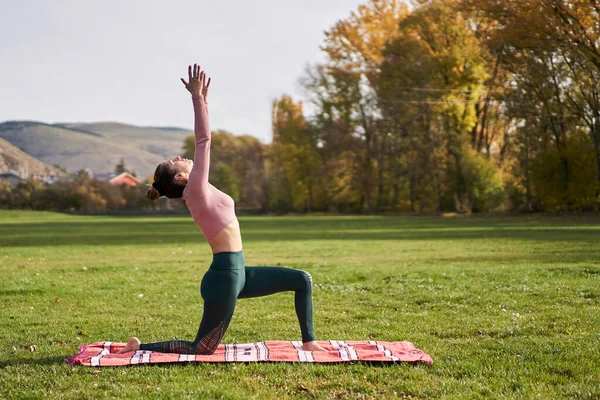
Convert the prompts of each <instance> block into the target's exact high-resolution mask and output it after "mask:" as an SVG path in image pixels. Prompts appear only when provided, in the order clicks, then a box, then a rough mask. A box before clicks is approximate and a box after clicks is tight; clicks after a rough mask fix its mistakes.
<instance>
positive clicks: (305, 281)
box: [299, 271, 312, 290]
mask: <svg viewBox="0 0 600 400" xmlns="http://www.w3.org/2000/svg"><path fill="white" fill-rule="evenodd" d="M299 272H300V273H299V281H300V285H301V287H302V289H308V290H311V289H312V276H311V275H310V274H309V273H308V272H306V271H299Z"/></svg>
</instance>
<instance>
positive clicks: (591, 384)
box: [0, 211, 600, 399]
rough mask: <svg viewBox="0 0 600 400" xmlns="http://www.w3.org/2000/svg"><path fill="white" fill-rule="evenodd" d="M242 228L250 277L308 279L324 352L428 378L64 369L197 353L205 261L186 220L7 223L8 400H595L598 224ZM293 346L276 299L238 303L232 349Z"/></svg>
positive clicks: (15, 217)
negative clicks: (117, 348) (378, 352)
mask: <svg viewBox="0 0 600 400" xmlns="http://www.w3.org/2000/svg"><path fill="white" fill-rule="evenodd" d="M240 223H241V226H242V232H243V236H244V248H245V252H246V260H247V263H248V265H287V266H290V267H294V268H301V269H304V270H306V271H308V272H310V273H311V274H312V276H313V280H314V283H315V288H314V303H315V328H316V332H317V336H318V337H319V339H322V340H324V339H338V340H369V338H374V339H375V340H382V341H396V340H408V341H410V342H413V343H414V344H415V345H416V346H417V347H418V348H420V349H422V350H424V351H425V352H427V353H428V354H430V355H431V357H432V358H433V360H434V364H433V365H431V366H429V365H424V364H419V365H409V364H395V365H368V364H362V363H359V364H347V365H307V364H247V365H246V364H225V365H214V364H205V365H202V364H193V365H167V366H142V367H128V368H104V369H101V370H100V372H99V373H93V371H94V369H93V368H87V367H71V366H68V365H65V364H64V359H65V358H66V357H68V356H69V355H72V354H74V353H76V352H77V348H78V347H79V346H80V345H81V344H84V343H91V342H95V341H103V340H110V341H126V340H127V339H129V338H130V337H131V336H132V335H136V336H138V337H139V338H140V339H141V340H142V341H154V340H166V339H171V338H173V337H174V336H176V337H178V338H185V339H193V337H194V336H195V334H196V330H197V328H198V323H199V319H200V316H201V311H202V300H201V297H200V294H199V284H200V280H201V278H202V275H203V273H204V272H205V271H206V269H207V268H208V265H209V263H210V259H211V253H210V248H209V247H208V245H207V244H206V243H205V241H204V239H203V236H202V234H201V233H200V231H199V230H198V229H197V228H196V226H195V225H194V223H193V221H192V220H191V218H186V217H183V216H181V217H180V216H176V217H173V216H147V217H114V216H100V217H89V216H67V215H62V214H53V213H34V212H10V211H0V278H1V279H0V305H1V306H0V398H42V397H50V398H77V399H80V398H103V397H111V398H112V397H122V398H139V397H145V398H191V399H201V398H224V399H246V398H258V399H263V398H277V399H285V398H349V399H359V398H374V399H380V398H392V397H399V398H403V397H404V398H413V399H414V398H419V399H424V398H541V399H556V398H595V399H598V398H600V218H595V219H594V218H584V217H574V218H564V217H525V216H524V217H519V218H508V217H502V218H491V217H487V218H480V217H472V218H438V217H435V218H434V217H242V218H240ZM142 295H143V296H142ZM298 339H299V328H298V325H297V321H296V317H295V314H294V308H293V295H292V294H291V293H285V294H278V295H274V296H269V297H265V298H258V299H247V300H242V301H240V302H238V305H237V309H236V313H235V314H234V318H233V321H232V323H231V325H230V328H229V330H228V332H227V334H226V335H225V338H224V342H226V343H232V342H236V341H237V342H240V343H246V342H252V341H260V340H298ZM25 345H36V346H37V351H35V352H30V351H29V350H26V349H25V348H24V346H25ZM13 346H14V348H13Z"/></svg>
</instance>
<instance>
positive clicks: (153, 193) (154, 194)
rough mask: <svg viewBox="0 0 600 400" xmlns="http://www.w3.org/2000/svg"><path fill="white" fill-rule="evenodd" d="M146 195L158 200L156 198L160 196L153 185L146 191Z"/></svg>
mask: <svg viewBox="0 0 600 400" xmlns="http://www.w3.org/2000/svg"><path fill="white" fill-rule="evenodd" d="M146 197H147V198H148V199H150V200H152V201H154V200H158V198H159V197H160V193H158V190H156V188H155V187H154V185H153V186H152V187H150V188H149V189H148V191H147V192H146Z"/></svg>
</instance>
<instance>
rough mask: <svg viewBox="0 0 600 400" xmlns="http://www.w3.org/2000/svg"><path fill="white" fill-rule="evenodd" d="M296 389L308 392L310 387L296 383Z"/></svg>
mask: <svg viewBox="0 0 600 400" xmlns="http://www.w3.org/2000/svg"><path fill="white" fill-rule="evenodd" d="M298 390H302V391H303V392H310V389H309V388H307V387H306V386H303V385H298Z"/></svg>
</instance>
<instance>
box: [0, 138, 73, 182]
mask: <svg viewBox="0 0 600 400" xmlns="http://www.w3.org/2000/svg"><path fill="white" fill-rule="evenodd" d="M9 169H12V170H15V171H18V172H20V173H21V174H22V175H39V176H48V175H64V172H62V171H61V170H59V169H58V168H55V167H51V166H49V165H46V164H44V163H43V162H41V161H40V160H37V159H35V158H33V157H31V156H30V155H29V154H27V153H25V152H23V151H21V150H19V149H18V148H16V147H15V146H13V145H12V144H10V143H9V142H7V141H6V140H4V139H2V138H0V172H5V171H7V170H9Z"/></svg>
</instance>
